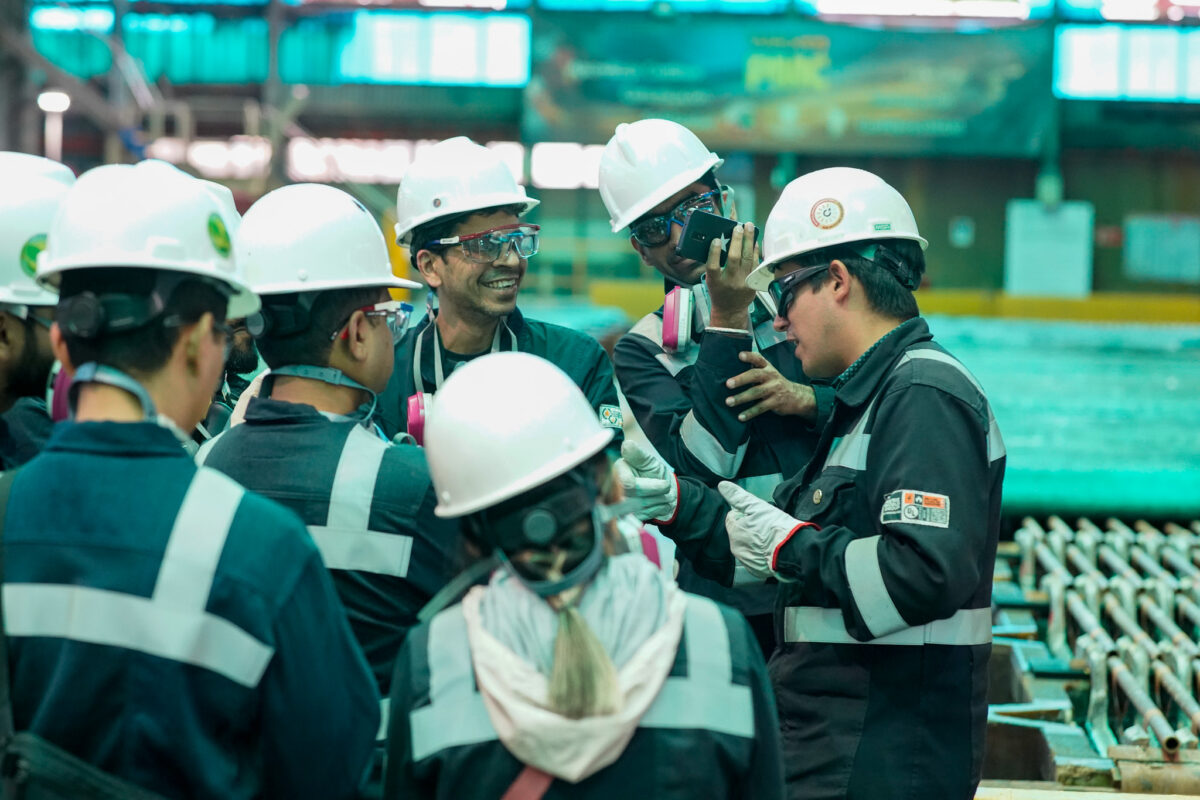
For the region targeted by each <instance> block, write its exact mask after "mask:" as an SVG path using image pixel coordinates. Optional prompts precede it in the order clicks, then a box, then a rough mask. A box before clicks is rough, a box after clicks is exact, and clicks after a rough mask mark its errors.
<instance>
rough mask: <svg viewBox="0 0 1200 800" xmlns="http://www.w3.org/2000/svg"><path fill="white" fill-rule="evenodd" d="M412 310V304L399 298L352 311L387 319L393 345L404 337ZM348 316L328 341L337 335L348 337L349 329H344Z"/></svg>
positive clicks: (351, 314) (351, 313)
mask: <svg viewBox="0 0 1200 800" xmlns="http://www.w3.org/2000/svg"><path fill="white" fill-rule="evenodd" d="M412 310H413V309H412V306H410V305H409V304H408V303H403V302H401V301H399V300H385V301H383V302H382V303H375V304H373V305H369V306H362V307H361V308H356V309H354V311H361V312H363V314H364V315H366V316H368V317H383V318H384V319H385V320H386V321H387V326H388V330H389V331H391V333H392V344H393V345H396V344H399V343H400V340H401V339H403V338H404V332H405V331H406V330H408V318H409V316H411V315H412ZM352 316H354V312H353V311H352V312H350V317H352ZM350 317H346V321H345V322H343V323H342V324H341V325H339V326H338V329H337V330H336V331H334V332H333V334H332V335H331V336H330V337H329V341H331V342H332V341H334V340H335V339H337V338H338V337H339V336H341V338H343V339H346V338H349V336H350V331H349V330H347V329H346V326H347V325H349V324H350Z"/></svg>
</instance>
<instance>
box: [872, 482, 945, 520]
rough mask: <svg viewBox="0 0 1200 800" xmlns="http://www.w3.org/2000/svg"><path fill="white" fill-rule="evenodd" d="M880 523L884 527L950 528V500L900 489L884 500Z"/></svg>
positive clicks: (928, 493)
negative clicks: (902, 525) (896, 524)
mask: <svg viewBox="0 0 1200 800" xmlns="http://www.w3.org/2000/svg"><path fill="white" fill-rule="evenodd" d="M879 521H880V522H882V523H883V524H884V525H887V524H889V523H903V524H905V525H929V526H931V527H934V528H948V527H950V498H949V497H948V496H947V495H944V494H934V493H933V492H922V491H919V490H917V489H899V490H897V491H895V492H892V493H890V494H888V495H885V496H884V498H883V508H882V509H880V511H879Z"/></svg>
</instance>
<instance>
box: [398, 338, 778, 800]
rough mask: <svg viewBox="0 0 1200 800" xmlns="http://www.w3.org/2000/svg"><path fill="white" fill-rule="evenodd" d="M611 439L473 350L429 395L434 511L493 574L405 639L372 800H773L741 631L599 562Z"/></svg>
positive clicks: (710, 606) (764, 691) (563, 394)
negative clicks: (492, 562)
mask: <svg viewBox="0 0 1200 800" xmlns="http://www.w3.org/2000/svg"><path fill="white" fill-rule="evenodd" d="M497 409H499V410H501V411H502V412H503V413H500V414H497V413H495V412H496V411H497ZM612 436H613V432H612V431H611V430H608V429H605V428H604V427H602V426H601V425H600V424H599V422H598V421H597V419H596V416H595V414H594V412H593V410H592V408H591V406H590V403H588V401H587V399H586V398H585V397H584V396H583V394H582V393H581V392H580V391H579V389H578V388H577V387H576V386H575V385H574V383H573V381H572V380H571V378H570V377H569V376H567V375H566V374H565V373H563V372H562V371H561V370H559V369H558V368H556V367H555V366H553V365H552V364H550V363H549V362H547V361H544V360H542V359H540V358H536V357H534V356H530V355H527V354H523V353H500V354H497V355H492V356H487V357H486V358H482V359H479V360H478V361H476V362H474V363H472V364H469V365H468V366H466V367H464V368H463V369H462V370H461V371H459V372H458V373H456V374H455V375H454V376H452V377H451V378H450V379H449V380H448V381H447V383H446V385H445V387H443V389H442V392H441V394H439V395H438V399H437V403H436V405H435V406H434V407H433V411H432V413H431V414H430V420H429V429H428V437H427V438H428V444H427V448H428V453H429V462H430V470H431V472H432V473H433V478H434V485H435V486H436V487H437V491H438V507H437V513H438V514H439V515H440V516H444V517H449V518H454V517H461V518H463V520H464V531H465V533H466V534H467V535H468V536H470V537H471V538H472V539H473V540H474V542H475V543H477V545H478V546H479V547H480V548H481V550H483V551H484V552H491V551H492V550H495V551H496V554H497V556H498V557H499V559H500V561H501V563H502V565H503V566H502V567H501V568H500V569H498V570H496V572H495V573H494V574H493V575H492V578H491V581H490V582H489V583H488V584H487V586H486V587H484V586H478V587H475V588H474V589H472V590H471V591H470V592H469V593H468V594H467V595H466V597H465V598H464V599H463V601H462V602H461V603H460V604H458V605H455V606H453V607H451V608H449V609H447V610H445V611H442V612H441V613H440V614H438V615H437V616H436V617H434V618H433V619H432V621H431V622H430V623H428V624H425V625H422V626H420V627H418V628H416V629H415V630H414V631H413V632H412V633H411V634H410V636H409V639H408V641H406V642H405V645H404V650H403V651H402V653H401V655H400V659H399V660H398V662H397V666H396V678H395V681H394V682H393V685H392V709H393V710H392V714H391V731H390V734H389V741H388V775H387V781H386V785H385V797H387V798H394V799H395V800H400V798H459V799H461V800H469V799H470V798H481V800H482V798H488V799H489V800H492V799H493V798H497V797H510V798H512V797H521V798H530V799H532V798H542V797H545V798H548V799H549V798H560V797H571V798H612V797H654V798H661V799H662V800H671V799H672V798H695V797H705V798H732V797H754V798H777V797H781V796H782V790H783V786H782V779H781V767H780V763H779V749H778V747H779V745H778V732H777V730H776V728H775V726H776V724H777V720H776V716H775V708H774V699H773V698H772V697H771V692H770V688H769V687H768V685H767V677H766V672H765V666H764V664H763V661H762V657H761V655H760V654H759V653H758V648H757V646H756V644H755V642H754V639H753V638H752V636H751V634H750V631H749V629H748V628H747V626H746V623H745V621H744V620H743V619H742V618H741V616H739V615H738V614H736V613H734V612H732V611H731V610H729V609H726V608H724V607H722V606H720V605H718V604H717V603H714V602H713V601H711V600H708V599H706V598H701V597H696V596H693V595H688V594H685V593H683V592H681V591H680V590H679V589H677V588H676V586H675V585H674V584H673V583H672V582H671V581H670V580H669V579H668V578H667V577H665V576H664V575H663V573H662V572H661V571H660V570H658V569H656V568H655V567H654V565H653V564H651V563H650V561H649V560H647V559H646V558H643V557H642V556H641V555H637V554H624V555H618V554H616V553H614V552H613V550H612V545H613V544H614V543H615V542H616V541H618V540H617V539H616V538H615V537H614V535H613V530H612V528H611V527H610V524H609V520H611V519H612V516H613V513H614V511H615V510H614V509H613V508H612V507H611V506H606V505H604V504H603V503H604V502H605V498H603V497H602V495H603V490H602V488H601V486H602V484H603V483H604V482H606V479H607V473H608V469H607V467H608V462H607V458H606V457H605V456H604V448H605V447H606V446H607V445H608V444H609V442H610V440H611V439H612Z"/></svg>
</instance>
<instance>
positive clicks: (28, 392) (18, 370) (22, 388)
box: [8, 320, 54, 399]
mask: <svg viewBox="0 0 1200 800" xmlns="http://www.w3.org/2000/svg"><path fill="white" fill-rule="evenodd" d="M36 324H37V323H36V322H34V323H31V322H29V321H28V320H25V347H24V348H23V349H22V350H21V358H20V360H18V361H17V364H16V366H15V367H13V371H12V372H11V373H9V375H8V395H9V397H11V398H13V399H16V398H18V397H43V396H45V394H46V381H47V380H48V379H49V377H50V367H52V366H54V356H53V355H52V354H48V353H46V354H43V353H39V352H38V346H37V331H36V330H35V329H34V328H33V326H34V325H36Z"/></svg>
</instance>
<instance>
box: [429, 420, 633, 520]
mask: <svg viewBox="0 0 1200 800" xmlns="http://www.w3.org/2000/svg"><path fill="white" fill-rule="evenodd" d="M615 435H616V434H615V432H614V431H613V429H612V428H602V429H601V430H599V431H597V432H596V433H595V434H594V435H593V436H592V437H590V438H589V439H588V440H587V441H585V442H583V443H582V444H580V445H579V447H577V448H575V449H573V450H572V451H571V452H569V453H565V454H563V455H562V456H561V457H559V458H556V459H554V460H552V461H549V462H547V463H546V464H544V465H543V466H542V468H541V469H539V470H537V471H535V472H533V473H531V474H529V475H526V476H525V477H524V479H523V480H521V481H518V482H516V483H513V484H510V485H508V486H505V487H504V489H502V490H497V491H494V492H491V493H489V494H485V495H483V496H482V497H475V498H472V500H471V501H470V502H461V503H455V502H450V503H442V502H438V504H437V507H436V508H434V509H433V513H434V514H435V515H436V516H438V517H441V518H442V519H453V518H455V517H464V516H466V515H467V514H473V513H474V512H476V511H482V510H483V509H485V508H491V507H492V506H494V505H496V504H497V503H502V502H504V501H505V500H510V499H512V498H514V497H516V496H517V495H519V494H523V493H524V492H527V491H529V490H530V489H535V488H537V487H538V486H541V485H542V484H543V483H546V482H547V481H550V480H553V479H554V478H557V477H558V476H559V475H564V474H566V473H567V472H568V471H569V470H571V469H574V468H575V467H577V466H579V465H580V464H582V463H583V462H585V461H587V460H588V459H589V458H591V457H592V456H594V455H596V453H599V452H600V451H601V450H603V449H604V448H605V447H607V446H608V444H609V442H611V441H612V438H613V436H615Z"/></svg>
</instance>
